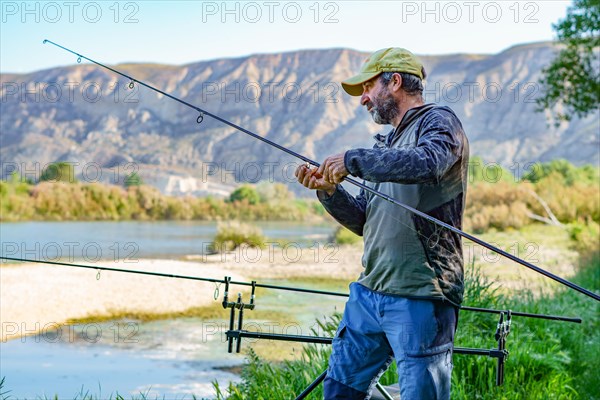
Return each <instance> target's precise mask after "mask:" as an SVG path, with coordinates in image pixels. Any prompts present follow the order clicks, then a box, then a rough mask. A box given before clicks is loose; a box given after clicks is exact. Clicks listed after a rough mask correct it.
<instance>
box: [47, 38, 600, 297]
mask: <svg viewBox="0 0 600 400" xmlns="http://www.w3.org/2000/svg"><path fill="white" fill-rule="evenodd" d="M43 43H44V44H45V43H50V44H52V45H54V46H56V47H59V48H61V49H63V50H65V51H67V52H69V53H71V54H74V55H76V56H77V60H78V62H79V61H81V59H85V60H88V61H90V62H91V63H94V64H96V65H98V66H100V67H102V68H105V69H107V70H109V71H112V72H114V73H115V74H118V75H121V76H123V77H125V78H127V79H128V80H129V81H130V83H129V87H132V85H133V83H134V82H136V83H138V84H140V85H142V86H144V87H147V88H148V89H150V90H153V91H155V92H157V93H160V94H162V95H164V96H166V97H169V98H170V99H173V100H175V101H177V102H179V103H181V104H183V105H186V106H187V107H190V108H192V109H193V110H196V111H197V112H198V113H199V115H198V117H197V119H196V122H197V123H201V122H202V121H203V120H204V116H206V115H208V116H209V117H212V118H214V119H216V120H217V121H220V122H222V123H223V124H225V125H228V126H230V127H232V128H235V129H237V130H238V131H240V132H243V133H245V134H247V135H249V136H251V137H253V138H255V139H258V140H260V141H262V142H264V143H267V144H268V145H270V146H272V147H275V148H277V149H279V150H281V151H283V152H285V153H287V154H289V155H292V156H294V157H296V158H298V159H300V160H302V161H304V162H305V163H307V164H309V165H314V166H315V167H319V166H320V164H319V163H318V162H316V161H313V160H311V159H310V158H308V157H306V156H303V155H302V154H299V153H296V152H295V151H293V150H290V149H288V148H287V147H284V146H282V145H280V144H278V143H275V142H273V141H272V140H269V139H267V138H264V137H262V136H260V135H258V134H256V133H254V132H251V131H249V130H248V129H245V128H243V127H241V126H239V125H237V124H234V123H233V122H230V121H228V120H226V119H224V118H221V117H219V116H218V115H215V114H213V113H210V112H208V111H206V110H204V109H202V108H200V107H198V106H195V105H193V104H191V103H188V102H187V101H185V100H182V99H180V98H178V97H175V96H173V95H171V94H169V93H166V92H164V91H162V90H160V89H157V88H155V87H154V86H151V85H148V84H147V83H144V82H142V81H140V80H138V79H135V78H133V77H131V76H129V75H127V74H125V73H123V72H121V71H118V70H116V69H114V68H111V67H109V66H107V65H104V64H102V63H100V62H98V61H95V60H93V59H91V58H89V57H86V56H84V55H82V54H80V53H77V52H75V51H73V50H71V49H68V48H66V47H64V46H61V45H59V44H57V43H55V42H53V41H51V40H48V39H45V40H44V41H43ZM344 181H345V182H348V183H350V184H352V185H354V186H357V187H359V188H361V189H363V190H365V191H368V192H369V193H371V194H373V195H375V196H378V197H380V198H382V199H384V200H386V201H388V202H390V203H393V204H395V205H397V206H399V207H401V208H403V209H405V210H407V211H409V212H411V213H413V214H415V215H418V216H419V217H421V218H424V219H426V220H427V221H429V222H432V223H434V224H436V225H438V226H441V227H443V228H446V229H448V230H450V231H452V232H454V233H456V234H458V235H460V236H462V237H464V238H466V239H469V240H471V241H472V242H475V243H477V244H479V245H480V246H483V247H486V248H487V249H489V250H492V251H494V252H496V253H498V254H500V255H501V256H503V257H505V258H508V259H510V260H512V261H514V262H516V263H518V264H520V265H522V266H524V267H527V268H529V269H532V270H534V271H536V272H537V273H539V274H541V275H544V276H546V277H547V278H550V279H552V280H554V281H556V282H559V283H561V284H563V285H565V286H567V287H569V288H571V289H573V290H576V291H578V292H579V293H582V294H584V295H586V296H588V297H591V298H592V299H594V300H596V301H600V295H598V294H596V293H594V292H592V291H590V290H588V289H585V288H583V287H581V286H579V285H576V284H575V283H573V282H570V281H568V280H566V279H564V278H561V277H560V276H558V275H555V274H553V273H551V272H549V271H546V270H545V269H543V268H540V267H538V266H536V265H534V264H532V263H530V262H528V261H525V260H523V259H521V258H519V257H517V256H515V255H512V254H510V253H508V252H506V251H504V250H502V249H500V248H498V247H496V246H492V245H491V244H489V243H487V242H485V241H484V240H481V239H479V238H478V237H476V236H473V235H471V234H468V233H466V232H463V231H462V230H460V229H458V228H456V227H454V226H452V225H450V224H447V223H445V222H443V221H440V220H438V219H437V218H434V217H432V216H430V215H428V214H426V213H424V212H422V211H419V210H417V209H416V208H413V207H411V206H408V205H406V204H404V203H401V202H399V201H397V200H395V199H394V198H392V197H390V196H388V195H386V194H384V193H381V192H379V191H377V190H375V189H372V188H371V187H369V186H368V185H366V184H364V183H361V182H359V181H356V180H354V179H352V178H348V177H346V178H345V179H344Z"/></svg>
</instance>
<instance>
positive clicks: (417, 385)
mask: <svg viewBox="0 0 600 400" xmlns="http://www.w3.org/2000/svg"><path fill="white" fill-rule="evenodd" d="M457 318H458V311H457V308H456V307H455V306H453V305H451V304H449V303H446V302H442V301H433V300H421V299H408V298H405V297H399V296H392V295H385V294H382V293H378V292H374V291H372V290H370V289H368V288H366V287H364V286H362V285H360V284H358V283H356V282H353V283H352V284H351V285H350V298H349V299H348V302H347V303H346V308H345V310H344V316H343V318H342V321H341V323H340V326H339V327H338V330H337V333H336V335H335V337H334V339H333V349H332V354H331V357H330V359H329V367H328V369H327V377H326V378H325V381H324V392H325V399H326V400H331V399H346V400H350V399H365V398H368V396H369V395H370V393H371V391H372V390H373V388H374V386H375V384H376V383H377V382H378V381H379V378H380V377H381V375H382V374H383V373H384V372H385V370H386V369H387V368H388V367H389V365H390V364H391V362H392V361H393V359H394V358H395V359H396V364H397V366H398V383H399V385H400V397H401V399H402V400H429V399H432V400H433V399H436V400H448V399H450V376H451V373H452V347H453V342H454V332H455V330H456V323H457Z"/></svg>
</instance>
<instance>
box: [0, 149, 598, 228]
mask: <svg viewBox="0 0 600 400" xmlns="http://www.w3.org/2000/svg"><path fill="white" fill-rule="evenodd" d="M62 175H63V176H73V175H72V174H67V173H64V174H62ZM469 181H470V182H469V189H468V194H467V208H466V212H465V224H464V225H465V229H466V230H468V231H473V232H476V233H481V232H484V231H487V230H489V229H496V230H506V229H519V228H521V227H523V226H524V225H527V224H530V223H532V222H536V221H537V222H544V223H551V224H579V225H581V226H585V227H588V226H593V227H597V226H598V222H600V186H599V182H600V172H599V170H598V168H593V167H591V166H583V167H575V166H574V165H572V164H570V163H568V162H567V161H564V160H556V161H552V162H550V163H544V164H536V165H535V166H534V167H533V168H532V169H530V170H528V171H526V173H524V174H523V176H522V177H520V178H515V176H514V174H513V172H511V171H509V170H506V169H503V168H502V167H500V166H499V165H497V164H485V163H484V162H483V161H482V160H481V159H479V158H473V159H472V160H471V162H470V170H469ZM141 182H142V181H141V179H140V178H139V177H135V179H130V180H129V182H128V183H130V184H129V185H126V187H121V186H114V185H105V184H99V183H80V182H77V181H75V180H68V181H51V180H46V181H40V182H39V183H37V184H34V183H32V182H24V181H21V180H19V179H18V177H17V176H13V177H11V178H10V179H8V180H6V181H0V219H1V220H2V221H26V220H131V219H133V220H232V219H236V220H242V221H243V220H246V221H252V220H291V221H300V220H311V219H315V218H322V216H323V215H324V210H323V208H322V206H321V205H320V204H319V203H318V201H316V200H314V199H311V200H304V199H295V198H294V196H293V194H292V193H291V192H289V190H288V189H287V187H286V186H285V185H283V184H279V183H268V182H262V183H259V184H258V185H247V184H246V185H241V186H240V187H238V188H237V189H236V190H234V191H233V192H232V193H231V195H230V196H229V198H226V199H220V198H214V197H210V196H209V197H191V196H188V197H171V196H165V195H163V194H161V193H160V192H159V191H158V190H157V189H155V188H153V187H150V186H147V185H143V184H140V183H141ZM575 233H577V232H575Z"/></svg>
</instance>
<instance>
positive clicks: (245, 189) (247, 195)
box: [229, 185, 260, 204]
mask: <svg viewBox="0 0 600 400" xmlns="http://www.w3.org/2000/svg"><path fill="white" fill-rule="evenodd" d="M244 199H246V200H248V204H258V203H259V202H260V196H259V195H258V193H257V192H256V189H254V188H253V187H252V186H250V185H242V186H240V187H238V188H237V189H235V190H234V191H233V192H232V193H231V194H230V195H229V201H230V202H232V203H233V202H236V201H242V200H244Z"/></svg>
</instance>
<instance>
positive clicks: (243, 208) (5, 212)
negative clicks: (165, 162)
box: [0, 181, 324, 221]
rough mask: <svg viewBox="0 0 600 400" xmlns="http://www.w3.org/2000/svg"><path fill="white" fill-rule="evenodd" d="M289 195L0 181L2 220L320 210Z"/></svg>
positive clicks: (281, 216) (290, 214)
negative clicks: (176, 193) (173, 192)
mask: <svg viewBox="0 0 600 400" xmlns="http://www.w3.org/2000/svg"><path fill="white" fill-rule="evenodd" d="M275 185H277V189H275V190H278V191H279V192H283V189H285V192H286V193H288V192H287V188H286V187H285V186H284V185H282V184H275ZM279 185H280V186H281V187H280V186H279ZM282 187H283V188H282ZM242 188H251V187H250V186H242ZM251 189H252V190H253V192H255V190H254V189H253V188H251ZM234 193H237V191H236V192H234ZM234 193H232V196H233V194H234ZM236 196H237V195H236ZM289 196H290V197H289V198H288V199H287V200H285V201H283V200H277V199H275V200H273V199H269V200H268V199H264V201H263V200H260V197H259V200H258V201H254V200H253V199H248V198H246V197H243V196H242V197H241V198H238V197H236V198H234V199H233V200H232V199H231V198H229V199H219V198H214V197H211V196H208V197H191V196H187V197H173V196H166V195H163V194H161V193H160V192H159V191H158V190H157V189H156V188H154V187H151V186H147V185H140V186H137V185H132V186H129V187H128V188H123V187H120V186H115V185H105V184H99V183H66V182H41V183H38V184H37V185H33V184H30V183H27V182H14V181H12V182H7V181H0V220H2V221H28V220H51V221H68V220H86V221H102V220H113V221H118V220H203V221H219V220H249V221H252V220H286V221H304V220H311V219H315V218H322V216H323V215H324V210H323V208H322V206H321V205H320V204H319V203H318V201H316V200H312V201H311V200H302V199H293V198H292V196H291V193H289Z"/></svg>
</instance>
